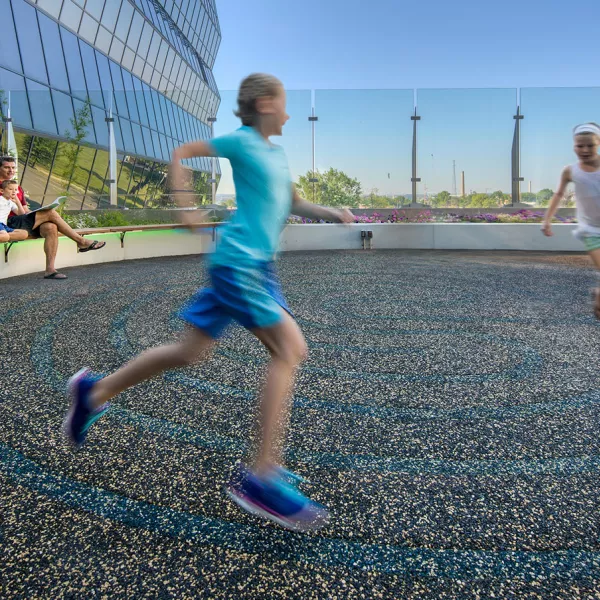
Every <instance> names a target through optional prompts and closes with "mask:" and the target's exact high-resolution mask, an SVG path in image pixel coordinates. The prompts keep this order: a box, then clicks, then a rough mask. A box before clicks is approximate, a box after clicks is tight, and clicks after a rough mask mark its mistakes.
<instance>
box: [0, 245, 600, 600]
mask: <svg viewBox="0 0 600 600" xmlns="http://www.w3.org/2000/svg"><path fill="white" fill-rule="evenodd" d="M64 272H65V273H66V274H68V276H69V279H68V280H65V281H44V280H43V279H42V278H41V274H36V275H31V276H25V277H20V278H16V279H10V280H5V281H3V282H2V283H1V284H0V285H1V286H2V291H1V297H2V306H1V307H0V339H1V343H0V361H1V363H0V364H2V385H1V387H0V548H2V552H1V560H0V597H1V598H86V599H87V598H192V597H193V598H261V599H264V598H303V599H304V598H340V599H343V598H413V597H414V598H437V597H440V598H442V597H443V598H448V597H453V598H492V597H498V598H511V597H519V598H521V597H523V598H525V597H526V598H596V597H598V598H600V592H598V590H599V589H600V553H599V547H600V541H599V540H600V537H599V534H600V492H599V491H598V490H599V484H600V378H599V376H598V375H599V369H598V365H599V362H598V357H599V355H600V354H599V350H600V343H599V340H600V328H599V327H600V326H599V324H598V322H596V321H595V319H594V318H593V316H592V312H591V301H590V297H589V290H590V288H591V286H592V285H593V284H594V283H595V276H594V273H593V270H592V268H591V265H590V263H589V262H588V259H587V257H586V256H585V255H583V254H582V255H579V254H544V253H519V252H477V253H475V252H440V251H389V252H378V251H373V252H363V251H357V252H323V253H321V252H313V253H292V254H285V255H282V256H281V257H280V261H279V272H280V277H281V280H282V284H283V288H284V291H285V293H286V297H287V299H288V302H289V304H290V307H291V308H292V310H293V311H294V313H295V315H296V317H297V319H298V322H299V324H300V326H301V328H302V330H303V332H304V334H305V336H306V338H307V341H308V344H309V348H310V356H309V359H308V361H307V362H306V364H305V365H304V366H303V368H302V370H301V372H300V374H299V377H298V384H297V387H296V390H295V394H294V398H293V403H294V407H293V413H292V424H291V431H290V435H289V439H288V441H287V446H286V453H287V457H288V461H287V465H288V467H289V468H291V469H293V470H294V471H297V472H298V473H300V474H301V475H303V476H305V477H306V478H307V479H308V480H309V481H310V484H309V485H307V486H306V487H303V489H304V490H305V491H306V492H307V493H308V494H309V495H310V496H311V497H313V498H315V499H316V500H318V501H320V502H323V503H324V504H326V505H328V506H329V507H330V509H331V511H332V514H333V520H332V522H331V524H330V525H329V526H328V527H326V528H325V529H323V530H321V531H319V532H316V533H311V534H297V533H292V532H288V531H285V530H283V529H281V528H279V527H277V526H276V525H272V524H269V523H264V522H262V521H259V520H258V519H256V518H255V517H252V516H250V515H247V514H245V513H243V512H242V511H241V510H240V509H239V508H237V507H236V506H235V505H234V504H233V503H232V502H231V501H229V500H228V499H227V497H226V496H225V494H224V492H223V486H224V485H225V484H226V482H227V480H228V478H229V476H230V473H231V471H232V469H233V466H234V464H235V463H236V461H238V460H240V459H242V458H243V457H244V456H245V455H246V453H247V452H248V450H249V448H250V445H251V442H252V439H251V438H252V424H253V419H254V415H255V409H256V401H255V399H256V392H257V388H258V385H259V383H260V380H261V377H262V373H263V372H264V367H265V364H266V361H267V358H268V356H267V353H266V352H265V351H264V350H263V349H262V348H261V346H260V344H259V343H258V342H257V341H256V340H255V339H254V338H253V337H252V336H251V335H250V334H248V333H247V332H245V331H244V330H242V329H240V328H232V329H231V330H230V331H229V333H228V335H227V336H226V337H225V339H224V340H223V343H222V344H221V346H220V347H219V348H218V350H217V351H216V352H215V354H214V356H213V357H212V358H211V359H210V360H209V361H208V362H206V363H203V364H200V365H197V366H194V367H190V368H187V369H184V370H181V371H178V372H171V373H167V374H165V375H164V376H163V377H159V378H156V379H154V380H152V381H150V382H147V383H145V384H142V385H140V386H138V387H136V388H135V389H133V390H129V391H128V392H126V393H124V394H123V395H121V396H119V397H118V398H117V399H115V401H114V403H113V407H112V408H111V411H110V412H109V414H108V415H107V416H106V417H105V418H103V419H102V420H101V421H99V422H98V424H97V425H95V426H94V427H93V429H91V431H90V434H89V438H88V444H87V445H86V446H85V447H84V449H82V450H81V451H80V452H77V453H76V452H73V451H72V450H71V449H70V448H69V447H68V446H67V444H66V443H65V441H64V440H63V438H62V435H61V431H60V427H61V422H62V419H63V416H64V413H65V411H66V409H67V400H66V397H65V394H64V389H65V384H66V380H67V379H68V378H69V377H70V375H72V374H73V373H74V372H75V371H77V370H78V369H79V368H80V367H82V366H84V365H87V366H90V367H91V368H92V369H93V370H94V371H96V372H100V373H102V372H110V371H112V370H114V369H116V368H117V367H118V366H120V364H121V363H122V362H123V361H125V360H127V359H128V358H130V357H131V356H133V355H135V354H137V353H138V352H140V351H141V350H142V349H144V348H147V347H149V346H154V345H157V344H160V343H164V342H167V341H169V340H171V339H173V338H174V336H176V335H177V333H178V332H179V331H180V330H181V328H182V326H181V323H180V321H179V319H178V318H177V312H178V310H179V308H180V307H181V306H182V305H183V304H184V303H185V301H186V299H187V298H188V297H189V296H190V295H191V294H192V293H193V292H194V291H195V290H196V289H197V288H199V287H202V286H203V285H204V284H205V282H206V273H205V270H204V265H203V260H202V258H198V257H183V258H165V259H156V260H154V259H152V260H145V261H135V262H125V263H119V264H115V263H113V264H106V265H97V266H93V267H85V268H73V269H66V270H65V271H64Z"/></svg>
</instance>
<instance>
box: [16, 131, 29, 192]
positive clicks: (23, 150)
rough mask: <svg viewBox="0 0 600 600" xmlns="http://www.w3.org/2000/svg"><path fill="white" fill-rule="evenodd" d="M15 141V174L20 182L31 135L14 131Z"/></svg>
mask: <svg viewBox="0 0 600 600" xmlns="http://www.w3.org/2000/svg"><path fill="white" fill-rule="evenodd" d="M15 142H16V144H17V154H18V156H19V164H18V165H17V167H18V171H17V175H18V177H19V184H20V182H21V180H22V179H23V168H24V167H25V162H26V161H27V157H28V156H29V149H30V147H31V143H32V142H33V136H31V135H27V134H24V133H19V132H16V131H15Z"/></svg>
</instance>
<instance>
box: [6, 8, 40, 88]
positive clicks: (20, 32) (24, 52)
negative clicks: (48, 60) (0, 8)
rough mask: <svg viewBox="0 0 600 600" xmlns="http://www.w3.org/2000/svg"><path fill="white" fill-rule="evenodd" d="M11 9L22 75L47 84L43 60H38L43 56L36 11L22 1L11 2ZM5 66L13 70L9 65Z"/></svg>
mask: <svg viewBox="0 0 600 600" xmlns="http://www.w3.org/2000/svg"><path fill="white" fill-rule="evenodd" d="M12 7H13V11H14V17H15V24H16V28H17V36H18V38H19V49H20V51H21V57H22V59H23V69H24V73H25V75H27V76H29V77H32V78H33V79H37V80H38V81H41V82H42V83H48V76H47V74H46V65H45V63H44V61H43V60H40V56H43V51H42V41H41V39H40V36H39V29H38V22H37V10H35V8H33V6H31V5H30V4H27V3H26V2H25V1H24V0H13V3H12ZM9 29H10V28H9ZM2 33H4V32H2ZM0 37H1V36H0ZM7 66H9V67H10V68H14V67H12V66H10V65H7Z"/></svg>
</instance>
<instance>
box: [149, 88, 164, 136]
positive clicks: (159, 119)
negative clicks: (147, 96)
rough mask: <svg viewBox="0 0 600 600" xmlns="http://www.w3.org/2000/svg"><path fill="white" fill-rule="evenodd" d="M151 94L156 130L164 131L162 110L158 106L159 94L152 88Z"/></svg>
mask: <svg viewBox="0 0 600 600" xmlns="http://www.w3.org/2000/svg"><path fill="white" fill-rule="evenodd" d="M151 94H152V104H153V105H154V113H155V115H156V124H157V129H158V131H164V130H165V125H164V121H163V116H162V110H161V106H160V100H159V97H160V96H159V94H158V93H157V92H156V91H155V90H152V92H151Z"/></svg>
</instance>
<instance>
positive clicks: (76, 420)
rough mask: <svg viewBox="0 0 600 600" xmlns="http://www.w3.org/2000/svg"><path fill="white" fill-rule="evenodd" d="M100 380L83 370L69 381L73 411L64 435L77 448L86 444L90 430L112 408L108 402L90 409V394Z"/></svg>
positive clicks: (69, 416)
mask: <svg viewBox="0 0 600 600" xmlns="http://www.w3.org/2000/svg"><path fill="white" fill-rule="evenodd" d="M96 381H98V378H96V377H92V376H91V375H90V370H89V369H86V368H84V369H81V371H78V372H77V373H75V375H73V377H71V379H69V397H70V399H71V409H70V410H69V412H68V414H67V416H66V417H65V420H64V423H63V431H64V434H65V435H66V436H67V437H68V438H69V440H70V442H71V443H72V444H73V445H74V446H75V447H76V448H81V446H83V443H84V442H85V438H86V436H87V432H88V429H89V428H90V427H91V426H92V425H93V424H94V423H95V422H96V421H97V420H98V419H99V418H100V417H101V416H102V415H104V413H106V411H107V410H108V409H109V408H110V404H108V402H107V403H106V404H103V405H102V406H101V407H100V408H97V409H96V410H93V409H90V407H89V401H88V398H89V394H90V391H91V389H92V388H93V387H94V384H95V383H96Z"/></svg>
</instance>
